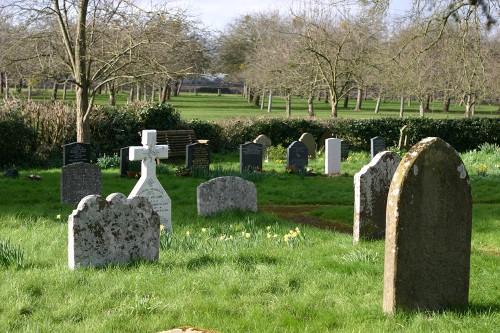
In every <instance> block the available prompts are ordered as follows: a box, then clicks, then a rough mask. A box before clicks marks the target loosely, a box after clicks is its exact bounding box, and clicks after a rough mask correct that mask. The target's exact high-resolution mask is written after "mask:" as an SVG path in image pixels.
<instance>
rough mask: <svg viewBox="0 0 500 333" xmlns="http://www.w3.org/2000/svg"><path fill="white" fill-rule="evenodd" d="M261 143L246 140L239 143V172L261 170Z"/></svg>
mask: <svg viewBox="0 0 500 333" xmlns="http://www.w3.org/2000/svg"><path fill="white" fill-rule="evenodd" d="M262 151H263V148H262V145H261V144H259V143H253V142H247V143H244V144H242V145H240V172H243V171H250V172H251V171H262Z"/></svg>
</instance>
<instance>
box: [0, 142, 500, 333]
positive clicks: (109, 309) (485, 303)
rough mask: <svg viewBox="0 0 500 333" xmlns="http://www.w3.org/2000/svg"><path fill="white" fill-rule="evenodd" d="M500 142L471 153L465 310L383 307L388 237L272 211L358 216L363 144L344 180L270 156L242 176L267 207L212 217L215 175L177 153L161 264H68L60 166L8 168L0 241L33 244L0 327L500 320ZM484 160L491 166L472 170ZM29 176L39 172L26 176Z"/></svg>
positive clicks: (0, 205)
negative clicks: (201, 206) (203, 174)
mask: <svg viewBox="0 0 500 333" xmlns="http://www.w3.org/2000/svg"><path fill="white" fill-rule="evenodd" d="M497 153H498V152H497V150H496V149H493V150H492V151H490V152H488V153H486V152H485V151H476V152H471V153H467V154H464V155H462V158H463V159H464V161H465V163H466V166H467V168H468V170H469V174H470V177H471V184H472V191H473V200H474V208H473V235H472V255H471V284H470V301H469V307H468V309H466V310H462V311H454V310H446V311H441V312H401V313H398V314H397V315H395V316H385V315H383V313H382V293H383V265H384V241H370V242H368V241H362V242H361V243H360V244H358V245H356V246H353V244H352V235H349V234H344V233H338V232H333V231H328V230H322V229H318V228H314V227H312V226H310V225H302V224H299V223H298V222H295V221H292V220H290V219H285V218H281V217H280V216H278V215H276V214H273V213H270V212H268V211H266V210H265V209H264V208H265V207H266V206H270V205H278V206H287V205H290V206H293V207H296V206H298V205H307V206H308V207H312V210H310V211H309V212H308V213H307V214H306V215H307V216H310V217H314V218H321V219H325V220H329V221H338V222H340V223H343V224H350V225H352V218H353V211H352V206H353V196H354V193H353V192H354V190H353V174H354V173H355V172H357V171H358V170H359V169H360V168H361V166H363V165H364V164H366V163H368V161H369V157H368V154H366V153H356V154H352V155H351V156H350V157H349V159H348V160H347V161H344V162H343V163H342V175H340V176H336V177H326V176H323V175H322V172H323V169H322V164H323V163H324V161H322V160H321V156H319V157H318V159H317V160H316V161H312V162H311V165H312V167H313V169H314V171H315V172H317V174H318V175H317V176H316V177H304V176H299V175H292V174H286V173H285V172H284V169H285V166H284V164H283V163H280V162H275V161H273V162H270V163H269V164H265V165H264V171H265V172H264V173H263V174H262V175H260V176H259V177H255V176H253V175H251V174H250V175H244V176H245V177H246V178H248V179H254V180H255V184H256V186H257V192H258V202H259V207H260V208H259V212H257V213H244V212H226V213H221V214H217V215H215V216H213V217H199V216H198V215H197V213H196V187H197V186H198V185H199V184H200V183H201V182H204V181H206V178H197V177H178V176H175V175H174V174H175V170H176V168H177V167H178V166H179V165H176V164H171V162H172V161H169V163H168V164H166V165H162V166H161V167H159V168H158V170H159V171H160V172H161V174H160V175H159V176H158V177H159V180H160V181H161V183H162V184H163V186H164V187H165V189H166V190H167V192H168V194H169V196H170V197H171V199H172V224H173V229H174V234H173V236H172V239H166V238H165V236H163V238H162V249H161V251H160V260H159V262H157V263H153V264H148V263H141V262H139V263H135V264H131V265H129V266H121V267H108V268H105V269H77V270H74V271H70V270H69V269H68V267H67V237H68V236H67V232H68V231H67V216H68V215H69V214H70V213H71V211H72V209H73V207H71V206H68V205H64V204H61V203H60V199H59V186H60V170H56V169H51V170H21V171H20V177H19V178H17V179H10V178H0V191H1V195H0V230H1V233H0V240H3V241H7V240H8V241H9V246H11V248H13V249H19V250H20V251H22V253H23V254H24V257H23V265H22V266H16V265H12V264H11V265H0V281H1V282H0V283H1V288H0V331H2V332H159V331H162V330H166V329H170V328H174V327H179V326H183V325H188V326H194V327H202V328H206V329H212V330H217V331H220V332H224V333H229V332H435V331H436V332H495V331H498V327H500V298H499V295H500V294H499V292H500V270H499V269H498V268H499V267H500V218H499V216H500V196H499V194H498V192H499V191H498V189H499V188H500V169H499V167H498V166H499V165H500V153H498V154H497ZM213 160H214V163H213V165H212V167H213V169H215V170H218V171H217V172H218V173H223V172H226V173H232V172H234V170H237V165H236V163H237V162H236V161H237V156H225V155H215V156H214V158H213ZM479 165H483V166H485V167H486V168H487V169H486V171H484V170H483V172H480V170H479V169H478V171H476V172H474V168H475V167H477V166H479ZM30 173H36V174H39V175H41V177H42V180H41V181H31V180H29V179H28V178H27V176H28V175H29V174H30ZM252 177H253V178H252ZM134 185H135V180H133V179H127V178H120V177H119V176H118V170H117V169H107V170H104V171H103V194H104V195H108V194H110V193H112V192H122V193H125V194H128V193H129V192H130V191H131V189H132V188H133V186H134ZM443 200H444V201H443V204H446V202H445V199H443ZM315 206H317V208H315ZM297 227H298V228H299V229H298V231H300V232H297V229H296V228H297ZM188 232H189V235H188ZM294 233H296V234H294ZM274 235H276V237H274ZM285 235H289V236H288V238H289V239H288V240H285ZM290 235H291V236H290ZM167 243H168V244H167Z"/></svg>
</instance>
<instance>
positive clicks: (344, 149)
mask: <svg viewBox="0 0 500 333" xmlns="http://www.w3.org/2000/svg"><path fill="white" fill-rule="evenodd" d="M348 157H349V142H347V141H345V140H340V158H341V159H342V160H345V159H347V158H348Z"/></svg>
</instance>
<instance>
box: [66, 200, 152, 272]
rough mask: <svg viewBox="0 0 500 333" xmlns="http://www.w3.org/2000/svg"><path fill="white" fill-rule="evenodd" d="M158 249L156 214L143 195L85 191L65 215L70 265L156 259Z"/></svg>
mask: <svg viewBox="0 0 500 333" xmlns="http://www.w3.org/2000/svg"><path fill="white" fill-rule="evenodd" d="M159 249H160V217H159V216H158V214H157V213H156V212H155V211H154V210H153V206H152V205H151V203H150V202H149V201H148V200H147V199H146V198H143V197H134V198H132V199H127V198H126V197H125V195H123V194H121V193H113V194H111V195H109V196H108V197H107V198H106V199H104V198H102V197H100V196H97V195H89V196H86V197H85V198H83V199H82V200H81V201H80V203H79V204H78V207H77V209H75V210H73V213H71V215H70V216H69V219H68V265H69V267H70V268H75V267H105V266H107V265H111V264H112V265H117V264H127V263H130V262H133V261H135V260H146V261H151V262H152V261H157V260H158V256H159Z"/></svg>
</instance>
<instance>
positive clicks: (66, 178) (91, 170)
mask: <svg viewBox="0 0 500 333" xmlns="http://www.w3.org/2000/svg"><path fill="white" fill-rule="evenodd" d="M101 192H102V173H101V168H99V166H97V165H95V164H90V163H81V162H80V163H72V164H68V165H66V166H63V167H62V171H61V202H62V203H66V204H70V205H77V204H78V203H79V202H80V200H82V198H84V197H86V196H87V195H91V194H96V195H101Z"/></svg>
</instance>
